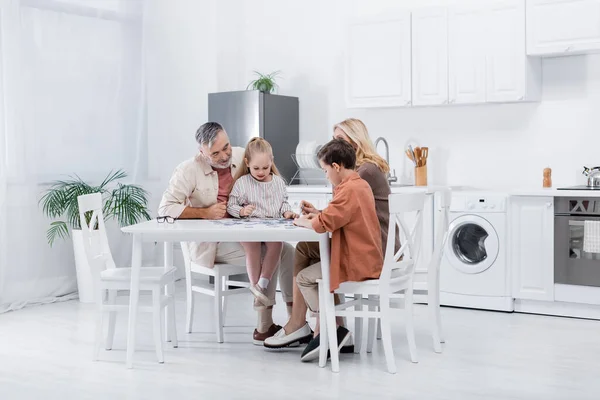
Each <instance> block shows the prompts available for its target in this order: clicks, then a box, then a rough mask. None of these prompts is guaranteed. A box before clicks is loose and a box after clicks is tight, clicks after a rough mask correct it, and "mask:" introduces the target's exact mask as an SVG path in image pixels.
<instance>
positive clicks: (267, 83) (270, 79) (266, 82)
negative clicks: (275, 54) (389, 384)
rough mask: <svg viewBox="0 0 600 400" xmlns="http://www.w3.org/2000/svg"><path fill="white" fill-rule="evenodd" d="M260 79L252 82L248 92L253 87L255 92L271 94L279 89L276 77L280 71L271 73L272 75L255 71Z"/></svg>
mask: <svg viewBox="0 0 600 400" xmlns="http://www.w3.org/2000/svg"><path fill="white" fill-rule="evenodd" d="M254 73H255V74H256V75H258V78H256V79H254V80H253V81H251V82H250V83H249V84H248V86H246V90H248V88H250V87H252V89H253V90H259V91H261V92H264V93H271V92H273V90H275V88H277V87H279V86H278V85H277V83H276V82H275V77H276V76H277V75H278V74H279V71H275V72H271V73H270V74H266V75H263V74H261V73H260V72H258V71H254Z"/></svg>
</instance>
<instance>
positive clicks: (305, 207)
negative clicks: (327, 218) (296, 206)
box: [300, 200, 319, 215]
mask: <svg viewBox="0 0 600 400" xmlns="http://www.w3.org/2000/svg"><path fill="white" fill-rule="evenodd" d="M300 209H301V210H302V214H303V215H306V214H318V213H319V210H317V209H316V208H315V206H313V205H312V204H311V203H309V202H308V201H306V200H302V201H301V202H300Z"/></svg>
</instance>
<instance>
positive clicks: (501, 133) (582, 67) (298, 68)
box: [217, 0, 600, 187]
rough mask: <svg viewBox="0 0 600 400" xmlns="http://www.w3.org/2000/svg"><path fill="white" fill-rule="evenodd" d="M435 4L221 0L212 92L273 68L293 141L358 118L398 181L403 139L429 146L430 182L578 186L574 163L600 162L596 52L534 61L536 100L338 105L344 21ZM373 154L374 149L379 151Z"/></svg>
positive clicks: (599, 58)
mask: <svg viewBox="0 0 600 400" xmlns="http://www.w3.org/2000/svg"><path fill="white" fill-rule="evenodd" d="M457 1H459V0H454V1H442V0H430V1H424V0H418V1H415V0H411V1H402V2H399V1H392V0H388V1H382V0H379V1H376V0H372V1H368V2H367V1H360V0H354V1H343V0H332V1H326V2H323V1H321V2H319V1H316V0H307V1H303V2H285V7H284V5H283V4H282V2H279V1H276V0H255V1H253V2H252V4H251V5H246V2H245V1H242V0H226V1H222V2H220V4H219V7H218V12H217V14H218V22H219V27H218V32H219V37H218V40H217V43H218V47H217V53H218V71H217V74H218V89H219V90H220V91H227V90H240V89H244V88H245V87H246V85H247V83H248V82H249V81H250V80H251V79H252V70H254V69H258V70H260V71H262V72H270V71H273V70H281V71H282V79H280V80H279V81H278V82H279V84H280V87H281V88H280V90H279V93H281V94H286V95H292V96H298V97H299V98H300V137H301V140H307V139H318V140H320V141H326V140H328V138H329V137H330V135H331V126H332V125H333V124H334V123H335V122H338V121H340V120H342V119H344V118H347V117H357V118H360V119H362V120H363V121H364V122H365V123H366V124H367V126H368V127H369V131H370V133H371V136H372V137H373V138H376V137H378V136H384V137H385V138H387V139H388V141H389V142H390V147H391V148H390V153H391V154H390V158H391V164H392V167H393V168H395V169H396V174H397V175H399V176H404V177H405V178H407V174H408V173H410V172H412V171H410V168H409V167H410V166H409V163H408V161H407V160H406V158H405V157H404V156H403V149H404V148H405V145H406V143H407V142H408V141H412V142H413V143H414V142H416V143H419V144H420V145H422V146H425V145H427V146H429V148H430V161H429V164H430V174H429V181H430V183H442V184H451V185H473V186H485V187H488V186H536V187H537V186H541V184H542V170H543V168H544V167H546V166H550V167H551V168H552V169H553V181H554V186H557V185H559V186H560V185H572V184H578V183H583V182H584V178H583V177H582V176H581V175H580V171H581V166H582V165H584V164H585V165H591V164H594V165H597V164H600V154H599V152H598V150H597V149H598V146H600V112H599V110H600V55H593V56H577V57H568V58H557V59H548V60H544V62H543V99H542V101H541V102H539V103H531V104H505V105H480V106H462V107H436V108H411V109H368V110H365V109H347V108H346V107H345V105H344V93H343V64H342V56H343V50H344V49H343V47H344V25H345V23H346V22H347V21H348V20H350V19H353V18H357V17H362V16H368V15H377V14H382V13H387V12H391V11H393V10H394V9H399V8H407V7H411V6H416V5H417V4H418V5H419V6H424V5H436V4H446V3H455V2H457ZM380 149H381V152H382V153H383V150H382V148H380Z"/></svg>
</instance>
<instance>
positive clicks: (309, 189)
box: [288, 184, 600, 197]
mask: <svg viewBox="0 0 600 400" xmlns="http://www.w3.org/2000/svg"><path fill="white" fill-rule="evenodd" d="M442 188H449V189H450V190H453V191H457V192H460V191H473V192H482V191H490V192H498V193H506V194H507V195H509V196H535V197H600V190H558V189H556V187H554V188H531V187H525V188H517V189H514V188H507V189H500V188H475V187H468V186H441V185H431V186H413V185H399V184H392V186H391V189H392V193H410V192H415V191H417V192H420V191H423V190H425V191H426V192H427V193H433V192H435V191H436V190H440V189H442ZM288 192H290V193H323V194H327V193H332V190H331V186H329V185H327V186H325V185H291V186H288Z"/></svg>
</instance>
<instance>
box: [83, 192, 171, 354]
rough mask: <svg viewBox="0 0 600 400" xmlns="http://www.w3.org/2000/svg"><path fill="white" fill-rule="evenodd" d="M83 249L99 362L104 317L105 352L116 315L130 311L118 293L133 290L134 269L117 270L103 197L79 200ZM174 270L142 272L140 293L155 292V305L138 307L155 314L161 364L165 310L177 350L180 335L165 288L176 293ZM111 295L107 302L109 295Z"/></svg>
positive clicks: (95, 352) (111, 336) (155, 339)
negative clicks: (95, 312)
mask: <svg viewBox="0 0 600 400" xmlns="http://www.w3.org/2000/svg"><path fill="white" fill-rule="evenodd" d="M77 203H78V206H79V218H80V222H81V233H82V237H83V247H84V251H85V255H86V258H87V261H88V263H89V265H90V267H91V269H92V276H93V279H94V287H95V290H96V304H97V306H98V320H97V325H96V339H95V345H94V360H97V359H98V356H99V354H100V347H101V346H102V333H103V328H104V326H103V325H104V324H103V322H104V314H105V313H107V312H108V314H109V319H108V334H107V336H106V341H105V349H106V350H111V349H112V344H113V339H114V335H115V324H116V316H117V315H116V314H117V312H118V311H128V310H129V304H128V302H127V303H125V304H117V301H118V299H119V298H120V297H119V296H118V291H125V290H129V289H130V287H131V286H130V285H131V268H117V267H116V265H115V262H114V260H113V257H112V254H111V252H110V248H109V245H108V237H107V235H106V227H105V225H104V215H103V213H102V195H101V194H100V193H93V194H87V195H82V196H78V197H77ZM174 282H175V268H174V267H172V268H170V269H169V270H165V268H164V267H143V268H142V269H141V273H140V291H151V292H152V304H151V305H143V306H141V307H139V310H140V311H144V312H151V313H153V328H154V345H155V347H156V356H157V358H158V362H159V363H163V362H164V356H163V347H162V342H163V332H162V330H163V329H162V326H163V324H162V323H161V322H162V320H163V313H162V311H163V309H164V308H165V307H169V336H170V337H171V341H172V344H173V347H177V345H178V343H177V332H176V328H175V299H174V297H173V295H171V296H165V295H164V294H163V289H164V288H165V286H169V293H174ZM107 294H108V299H107V296H106V295H107Z"/></svg>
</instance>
